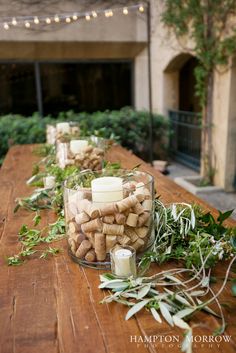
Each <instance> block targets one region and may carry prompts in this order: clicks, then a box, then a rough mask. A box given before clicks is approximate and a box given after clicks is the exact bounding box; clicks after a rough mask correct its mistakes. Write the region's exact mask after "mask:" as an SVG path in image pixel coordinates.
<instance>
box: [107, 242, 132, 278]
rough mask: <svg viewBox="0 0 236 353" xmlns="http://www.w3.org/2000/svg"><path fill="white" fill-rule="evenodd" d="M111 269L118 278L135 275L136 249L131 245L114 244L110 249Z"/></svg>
mask: <svg viewBox="0 0 236 353" xmlns="http://www.w3.org/2000/svg"><path fill="white" fill-rule="evenodd" d="M110 259H111V271H112V273H113V275H115V276H117V277H119V278H127V277H131V276H132V277H136V276H137V267H136V250H135V249H134V248H132V247H131V246H119V245H116V246H115V247H114V248H112V249H111V250H110Z"/></svg>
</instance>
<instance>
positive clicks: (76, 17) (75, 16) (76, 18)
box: [72, 13, 78, 21]
mask: <svg viewBox="0 0 236 353" xmlns="http://www.w3.org/2000/svg"><path fill="white" fill-rule="evenodd" d="M72 18H73V20H74V21H76V20H78V16H77V15H76V13H74V15H73V16H72Z"/></svg>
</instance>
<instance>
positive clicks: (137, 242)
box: [131, 238, 145, 251]
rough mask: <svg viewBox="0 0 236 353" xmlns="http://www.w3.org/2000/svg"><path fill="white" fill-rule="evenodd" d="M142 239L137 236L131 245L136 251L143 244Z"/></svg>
mask: <svg viewBox="0 0 236 353" xmlns="http://www.w3.org/2000/svg"><path fill="white" fill-rule="evenodd" d="M144 244H145V243H144V241H143V239H140V238H138V239H137V240H136V242H134V243H133V244H132V245H131V246H132V247H133V248H134V249H135V250H136V251H137V250H139V249H140V248H141V247H142V246H143V245H144Z"/></svg>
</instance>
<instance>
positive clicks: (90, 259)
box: [85, 249, 96, 262]
mask: <svg viewBox="0 0 236 353" xmlns="http://www.w3.org/2000/svg"><path fill="white" fill-rule="evenodd" d="M85 260H86V261H88V262H94V261H96V253H95V251H94V249H90V250H89V251H88V252H87V254H86V255H85Z"/></svg>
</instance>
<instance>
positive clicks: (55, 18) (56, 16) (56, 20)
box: [54, 15, 60, 23]
mask: <svg viewBox="0 0 236 353" xmlns="http://www.w3.org/2000/svg"><path fill="white" fill-rule="evenodd" d="M54 21H55V22H57V23H58V22H60V18H59V16H58V15H55V17H54Z"/></svg>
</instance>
